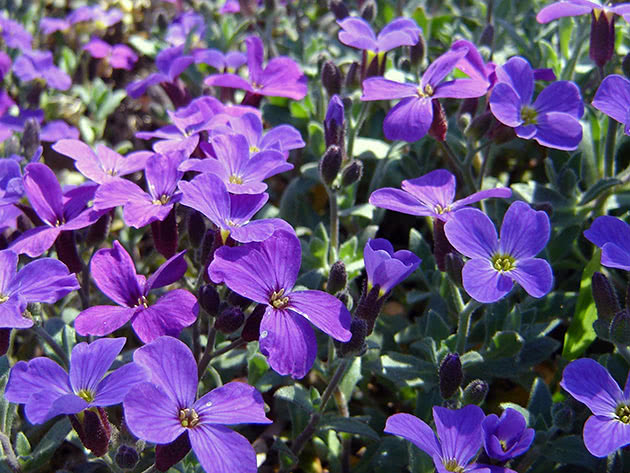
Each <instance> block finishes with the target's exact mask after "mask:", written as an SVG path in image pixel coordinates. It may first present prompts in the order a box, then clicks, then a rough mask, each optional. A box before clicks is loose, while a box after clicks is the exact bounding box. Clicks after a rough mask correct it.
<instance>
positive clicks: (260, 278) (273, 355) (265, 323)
mask: <svg viewBox="0 0 630 473" xmlns="http://www.w3.org/2000/svg"><path fill="white" fill-rule="evenodd" d="M287 227H288V226H287ZM301 257H302V250H301V248H300V241H299V239H298V238H297V236H296V235H295V232H293V231H291V232H290V231H287V230H284V229H282V230H276V232H275V233H274V234H273V235H272V236H271V237H269V238H268V239H266V240H265V241H263V242H260V243H258V242H256V243H246V244H244V245H242V246H237V247H232V248H230V247H227V246H223V247H221V248H219V249H218V250H217V251H216V252H215V254H214V260H213V261H212V263H211V264H210V267H209V270H208V273H209V275H210V279H212V281H213V282H215V283H217V284H218V283H221V282H223V283H225V285H226V286H227V287H229V288H230V289H231V290H232V291H234V292H236V293H237V294H240V295H241V296H243V297H247V298H248V299H251V300H253V301H255V302H258V303H260V304H265V305H266V306H267V308H266V310H265V315H264V316H263V318H262V322H261V324H260V339H259V343H260V351H261V352H262V353H263V354H264V355H265V356H266V357H267V359H268V360H269V364H270V366H271V368H273V370H274V371H276V372H277V373H279V374H282V375H286V374H289V375H291V376H292V377H293V378H296V379H299V378H303V377H304V376H305V375H306V373H308V371H309V370H310V369H311V366H312V365H313V362H314V361H315V356H316V354H317V342H316V341H315V334H314V333H313V329H312V328H311V326H310V324H309V323H308V321H310V322H312V323H313V324H314V325H315V326H316V327H318V328H319V329H320V330H322V331H323V332H325V333H327V334H328V335H330V336H331V337H333V338H335V339H336V340H340V341H342V342H347V341H348V340H350V337H351V333H350V331H349V328H350V318H351V317H350V313H349V312H348V309H346V306H345V305H343V303H342V302H341V301H340V300H339V299H337V298H336V297H334V296H331V295H330V294H327V293H325V292H322V291H312V290H309V291H293V286H295V281H296V279H297V275H298V271H299V269H300V261H301Z"/></svg>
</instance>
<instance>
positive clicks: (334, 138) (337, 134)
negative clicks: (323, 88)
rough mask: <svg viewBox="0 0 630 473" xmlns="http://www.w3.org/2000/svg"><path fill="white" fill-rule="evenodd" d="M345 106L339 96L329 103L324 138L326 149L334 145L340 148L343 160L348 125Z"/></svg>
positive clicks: (334, 96)
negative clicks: (345, 129) (346, 126)
mask: <svg viewBox="0 0 630 473" xmlns="http://www.w3.org/2000/svg"><path fill="white" fill-rule="evenodd" d="M344 113H345V105H344V103H343V101H342V100H341V99H340V98H339V96H338V95H333V96H332V98H331V99H330V101H329V102H328V109H327V110H326V118H325V119H324V138H325V141H326V147H330V146H332V145H335V146H338V147H339V149H340V150H342V153H341V154H342V158H343V153H344V151H343V150H344V148H345V132H344V127H345V124H346V121H345V117H344Z"/></svg>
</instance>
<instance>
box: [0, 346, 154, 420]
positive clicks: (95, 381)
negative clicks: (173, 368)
mask: <svg viewBox="0 0 630 473" xmlns="http://www.w3.org/2000/svg"><path fill="white" fill-rule="evenodd" d="M125 341H126V339H125V338H102V339H100V340H96V341H94V342H92V343H90V344H87V343H85V342H82V343H79V344H77V345H75V347H74V348H73V349H72V354H71V357H70V374H68V373H66V371H65V370H64V369H63V368H61V366H59V365H58V364H57V363H55V362H54V361H52V360H50V359H48V358H44V357H38V358H34V359H33V360H31V361H29V362H28V363H27V362H25V361H19V362H17V363H16V364H15V366H13V368H11V373H10V374H9V381H8V382H7V387H6V389H5V392H4V397H5V398H6V399H7V400H8V401H10V402H14V403H16V404H24V405H25V406H24V413H25V414H26V418H27V419H28V420H29V422H30V423H31V424H42V423H44V422H46V421H47V420H49V419H52V418H53V417H55V416H58V415H59V414H77V413H79V412H81V411H83V410H84V409H89V408H90V407H105V406H113V405H116V404H118V403H120V402H122V400H123V398H124V397H125V395H126V394H127V392H128V391H129V390H130V389H131V388H132V387H133V386H134V385H135V384H136V383H139V382H141V381H144V380H145V379H146V378H147V374H146V373H145V371H144V369H143V368H142V367H140V366H139V365H137V364H136V363H128V364H126V365H123V366H121V367H120V368H118V369H117V370H115V371H113V372H112V373H110V374H109V375H107V376H105V373H106V372H107V370H108V369H109V368H110V366H111V364H112V363H113V362H114V360H115V359H116V357H117V356H118V354H119V353H120V351H121V350H122V348H123V346H124V345H125Z"/></svg>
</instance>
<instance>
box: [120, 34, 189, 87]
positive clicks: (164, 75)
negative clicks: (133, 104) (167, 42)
mask: <svg viewBox="0 0 630 473" xmlns="http://www.w3.org/2000/svg"><path fill="white" fill-rule="evenodd" d="M193 62H194V58H193V57H192V55H190V54H185V53H184V45H180V46H174V47H172V48H167V49H163V50H162V51H160V53H159V54H158V55H157V56H156V58H155V66H156V67H157V69H158V71H159V72H154V73H153V74H150V75H149V76H147V77H145V78H144V79H142V80H139V81H136V82H132V83H131V84H129V85H128V86H127V93H128V94H129V96H130V97H132V98H134V99H137V98H138V97H140V96H142V95H144V93H145V91H146V90H147V89H148V88H149V87H150V86H152V85H156V84H160V83H162V82H166V83H174V82H175V81H176V80H177V78H178V77H179V76H180V74H181V73H182V72H184V70H186V68H187V67H188V66H190V65H191V64H192V63H193Z"/></svg>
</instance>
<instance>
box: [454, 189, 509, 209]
mask: <svg viewBox="0 0 630 473" xmlns="http://www.w3.org/2000/svg"><path fill="white" fill-rule="evenodd" d="M511 196H512V189H510V188H509V187H496V188H494V189H486V190H483V191H479V192H475V193H474V194H470V195H469V196H468V197H464V198H463V199H460V200H456V201H455V202H453V205H451V209H452V210H453V211H454V210H457V209H460V208H462V207H465V206H467V205H470V204H474V203H475V202H479V201H480V200H484V199H489V198H491V197H496V198H499V199H508V198H509V197H511Z"/></svg>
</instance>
